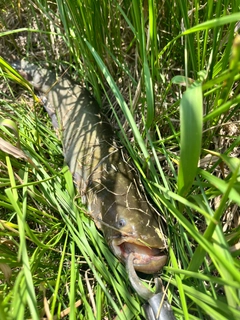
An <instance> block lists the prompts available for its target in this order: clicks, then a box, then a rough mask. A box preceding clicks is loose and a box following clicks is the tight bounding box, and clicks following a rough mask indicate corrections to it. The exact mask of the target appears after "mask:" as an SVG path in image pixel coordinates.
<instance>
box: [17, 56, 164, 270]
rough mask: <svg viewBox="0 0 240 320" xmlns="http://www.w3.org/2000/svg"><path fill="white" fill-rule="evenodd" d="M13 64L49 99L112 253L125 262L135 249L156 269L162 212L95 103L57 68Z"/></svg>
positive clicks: (139, 262)
mask: <svg viewBox="0 0 240 320" xmlns="http://www.w3.org/2000/svg"><path fill="white" fill-rule="evenodd" d="M12 65H13V67H15V68H16V69H17V70H18V71H19V73H20V74H22V75H23V76H24V77H25V78H27V79H28V80H29V82H30V83H32V85H33V86H34V88H35V89H36V90H38V91H39V92H40V93H41V96H42V97H44V98H43V100H45V98H46V101H47V102H46V101H45V102H44V106H45V109H46V110H47V112H48V114H49V116H50V117H51V119H52V124H53V126H54V128H55V129H57V130H58V132H60V133H61V140H62V144H63V154H64V158H65V162H66V163H67V165H68V166H69V169H70V171H71V173H72V175H73V180H74V183H75V185H76V188H77V190H78V193H79V194H80V195H81V198H82V201H83V203H85V204H86V205H87V208H88V211H89V213H90V215H91V216H92V218H93V219H94V221H95V223H96V225H97V227H98V228H100V229H101V230H102V232H103V234H104V237H105V239H106V241H107V243H108V245H109V246H110V248H111V250H112V251H113V253H114V254H115V255H116V256H117V257H118V258H119V259H120V260H121V261H122V262H124V263H126V261H127V258H128V256H129V254H130V253H133V256H134V257H133V259H132V260H133V265H134V268H135V270H138V271H141V272H144V273H149V274H152V273H156V272H158V271H159V270H160V269H161V268H162V267H163V266H164V265H165V264H166V261H167V256H166V251H165V248H166V245H165V241H164V235H163V234H162V232H161V231H160V229H159V223H158V219H159V218H160V217H159V216H158V215H157V213H156V212H155V210H154V209H153V208H152V206H151V205H150V204H149V202H148V200H147V198H146V196H145V194H144V192H143V190H142V189H141V188H140V187H139V185H140V183H139V178H138V175H137V173H136V171H135V169H133V167H132V166H131V165H129V163H128V162H127V161H126V160H125V158H124V156H123V152H122V148H120V147H119V146H118V145H117V143H116V140H115V138H114V132H113V129H112V127H111V125H110V123H109V122H108V120H107V119H106V118H105V117H104V115H103V114H101V112H100V108H99V106H98V104H97V102H96V101H95V100H94V99H93V97H92V96H91V94H90V93H89V92H88V91H87V90H86V89H84V88H83V87H81V86H80V85H77V84H75V83H73V82H72V81H70V80H69V79H68V78H67V77H64V76H63V77H60V78H59V79H57V78H56V74H55V73H54V72H52V71H50V70H47V69H41V68H38V67H37V66H35V65H33V64H29V63H28V62H26V61H23V60H22V61H20V62H17V63H15V64H12Z"/></svg>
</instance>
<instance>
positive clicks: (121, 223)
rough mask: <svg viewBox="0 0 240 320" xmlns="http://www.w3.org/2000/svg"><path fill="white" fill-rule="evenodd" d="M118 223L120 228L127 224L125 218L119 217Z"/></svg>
mask: <svg viewBox="0 0 240 320" xmlns="http://www.w3.org/2000/svg"><path fill="white" fill-rule="evenodd" d="M117 225H118V228H123V227H125V225H126V220H125V219H123V218H121V219H119V220H118V222H117Z"/></svg>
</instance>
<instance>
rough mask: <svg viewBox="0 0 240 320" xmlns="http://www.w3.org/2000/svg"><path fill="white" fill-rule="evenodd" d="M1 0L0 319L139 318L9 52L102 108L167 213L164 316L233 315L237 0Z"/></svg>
mask: <svg viewBox="0 0 240 320" xmlns="http://www.w3.org/2000/svg"><path fill="white" fill-rule="evenodd" d="M0 8H1V9H0V10H1V15H0V27H1V32H0V51H1V54H2V57H1V58H0V66H1V68H2V72H1V84H0V85H1V88H0V90H1V96H0V106H1V107H0V149H1V150H0V269H1V272H0V318H1V319H19V320H20V319H62V318H64V319H99V320H100V319H142V318H143V317H144V313H143V310H142V307H141V306H142V304H143V301H142V300H141V298H139V297H138V296H137V294H136V293H134V292H133V290H132V288H131V286H130V284H129V281H128V279H127V274H126V270H125V268H124V266H123V265H121V264H120V263H119V261H118V260H117V259H116V258H115V257H114V256H113V255H112V253H111V252H110V251H109V248H108V247H107V245H106V243H105V241H104V239H103V237H102V235H101V233H100V232H99V231H98V230H97V229H96V227H95V225H94V223H93V222H92V221H91V219H89V217H88V216H87V215H86V213H85V210H84V207H82V205H81V203H80V200H79V198H78V197H77V194H76V192H75V189H74V187H73V184H72V177H71V175H70V173H69V171H68V168H67V167H66V165H64V162H63V156H62V149H61V141H59V139H58V137H57V135H56V134H55V132H54V131H53V128H52V126H51V123H50V120H49V119H48V117H47V115H46V113H45V112H44V111H43V109H42V107H41V106H39V104H38V103H37V101H36V100H34V99H35V96H34V95H33V94H32V93H31V88H30V87H29V85H28V83H27V82H25V81H23V80H22V78H21V77H19V75H18V74H17V73H15V72H14V70H13V69H12V68H11V66H9V65H8V64H7V61H12V60H16V59H21V58H26V59H27V60H29V61H32V62H35V63H36V62H37V63H39V64H40V65H44V66H45V65H48V66H49V67H50V68H54V69H55V70H56V71H57V72H58V73H59V74H60V75H61V74H62V73H63V72H65V71H67V73H68V75H70V76H71V77H72V79H74V80H76V81H77V82H79V83H82V84H83V85H85V86H87V87H88V88H89V90H90V91H91V92H92V94H93V95H94V96H95V98H96V99H97V101H98V102H99V104H100V105H101V107H102V109H103V111H104V112H106V113H107V114H108V116H109V119H110V121H111V122H112V123H113V125H114V128H115V129H116V134H117V135H118V136H119V138H120V139H121V141H122V143H123V144H124V146H125V147H126V149H127V151H128V153H129V155H130V156H131V158H132V159H133V161H134V163H135V166H136V167H137V168H138V170H139V172H140V174H141V177H142V181H143V183H144V185H145V188H146V190H147V192H148V194H149V197H150V198H151V199H152V201H153V202H154V204H155V206H156V208H158V211H159V214H160V215H161V217H162V218H163V219H164V220H165V221H166V230H165V232H166V236H167V239H168V245H169V261H168V264H167V265H166V266H165V267H164V268H163V270H162V273H161V279H162V281H163V284H164V286H165V288H166V292H167V296H168V300H169V302H170V303H171V305H172V308H173V310H174V313H175V316H176V318H177V319H218V320H221V319H225V320H226V319H240V309H239V305H240V304H239V299H240V273H239V267H240V260H239V252H240V246H239V244H240V242H239V235H240V224H239V222H240V216H239V204H240V161H239V153H240V150H239V143H240V137H239V121H240V116H239V115H240V113H239V103H240V84H239V78H240V35H239V34H238V33H239V29H240V24H239V21H240V13H239V12H240V3H239V1H233V0H231V1H227V0H220V1H199V0H194V1H187V0H184V1H183V0H169V1H158V0H155V1H154V0H149V1H147V0H145V1H141V0H132V1H130V0H122V1H121V0H118V1H117V0H112V1H98V0H83V1H77V0H74V1H72V0H66V1H61V0H57V1H56V2H54V1H47V0H45V1H40V0H32V1H30V0H29V1H28V0H22V1H20V0H18V1H17V0H16V1H5V0H1V1H0ZM16 83H17V84H18V85H17V86H16ZM19 84H20V86H19ZM21 88H22V89H21ZM144 281H145V282H146V284H147V285H149V283H150V284H151V277H150V276H149V277H148V276H147V277H146V278H145V279H144Z"/></svg>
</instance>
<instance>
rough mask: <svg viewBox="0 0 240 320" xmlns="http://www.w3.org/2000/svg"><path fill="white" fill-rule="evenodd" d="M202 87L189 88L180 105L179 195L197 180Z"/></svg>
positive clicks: (200, 135)
mask: <svg viewBox="0 0 240 320" xmlns="http://www.w3.org/2000/svg"><path fill="white" fill-rule="evenodd" d="M202 104H203V102H202V86H201V85H196V86H192V87H190V88H188V89H187V90H186V92H185V93H184V94H183V97H182V100H181V103H180V135H181V140H180V148H181V149H180V164H179V173H178V193H179V194H180V195H185V194H187V192H188V191H189V189H190V188H191V186H192V183H193V181H194V179H195V176H196V172H197V167H198V160H199V157H200V152H201V143H202V124H203V111H202Z"/></svg>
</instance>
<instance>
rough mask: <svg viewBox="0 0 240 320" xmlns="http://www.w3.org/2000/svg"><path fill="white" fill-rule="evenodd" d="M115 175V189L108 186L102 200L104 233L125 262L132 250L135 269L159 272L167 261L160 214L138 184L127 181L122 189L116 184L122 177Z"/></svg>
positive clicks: (112, 248)
mask: <svg viewBox="0 0 240 320" xmlns="http://www.w3.org/2000/svg"><path fill="white" fill-rule="evenodd" d="M116 178H119V179H118V180H115V181H118V182H116V183H115V188H114V190H115V193H114V194H113V193H112V192H109V188H108V194H107V195H106V197H104V198H105V199H104V201H103V202H102V212H104V214H103V216H102V219H103V223H102V229H103V233H104V236H105V238H106V240H107V242H108V245H109V246H110V248H111V250H112V251H113V253H114V254H115V255H116V256H117V257H118V258H119V259H120V260H121V261H122V262H124V263H126V261H127V258H128V256H129V254H130V253H133V255H134V258H133V264H134V268H135V270H137V271H141V272H144V273H149V274H152V273H156V272H158V271H159V270H160V269H161V268H162V267H163V266H164V265H165V264H166V262H167V255H166V241H165V237H164V235H163V232H162V231H161V228H160V224H159V222H158V218H160V217H159V216H158V214H157V212H156V211H155V210H154V209H153V208H152V206H151V205H150V204H149V202H148V201H147V199H146V198H145V197H144V196H141V195H140V193H139V190H137V188H136V185H135V184H133V183H129V184H127V186H128V187H127V190H126V192H122V193H120V190H119V188H118V187H117V184H118V183H119V182H120V183H121V179H123V178H122V177H116ZM125 180H126V179H125ZM122 182H123V181H122ZM125 182H127V181H125ZM125 186H126V183H125ZM105 191H106V190H105Z"/></svg>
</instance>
